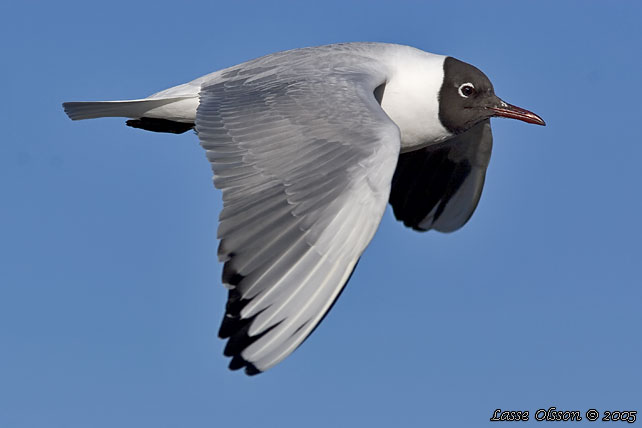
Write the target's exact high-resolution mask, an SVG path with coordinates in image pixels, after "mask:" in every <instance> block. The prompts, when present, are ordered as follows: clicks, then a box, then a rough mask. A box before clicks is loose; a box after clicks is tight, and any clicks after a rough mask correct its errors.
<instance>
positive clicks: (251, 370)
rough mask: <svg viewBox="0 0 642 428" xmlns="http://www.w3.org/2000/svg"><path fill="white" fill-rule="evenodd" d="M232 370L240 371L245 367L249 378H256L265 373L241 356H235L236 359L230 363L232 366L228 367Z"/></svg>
mask: <svg viewBox="0 0 642 428" xmlns="http://www.w3.org/2000/svg"><path fill="white" fill-rule="evenodd" d="M228 367H229V368H230V370H233V371H235V370H240V369H242V368H243V367H245V374H246V375H248V376H256V375H257V374H260V373H263V372H262V371H261V370H259V369H258V368H256V366H255V365H254V364H252V363H250V362H249V361H247V360H246V359H244V358H243V357H241V356H240V355H235V356H234V358H232V361H230V364H229V366H228Z"/></svg>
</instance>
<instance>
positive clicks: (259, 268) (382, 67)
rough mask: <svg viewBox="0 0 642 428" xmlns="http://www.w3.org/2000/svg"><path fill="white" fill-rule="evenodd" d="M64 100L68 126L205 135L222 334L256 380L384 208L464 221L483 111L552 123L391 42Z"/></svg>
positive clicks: (310, 314)
mask: <svg viewBox="0 0 642 428" xmlns="http://www.w3.org/2000/svg"><path fill="white" fill-rule="evenodd" d="M63 107H64V109H65V112H66V113H67V114H68V115H69V117H70V118H71V119H73V120H80V119H93V118H98V117H109V116H115V117H126V118H130V120H127V122H126V123H127V125H129V126H132V127H134V128H141V129H144V130H148V131H155V132H169V133H177V134H179V133H183V132H186V131H188V130H190V129H194V130H195V131H196V133H197V134H198V138H199V140H200V142H201V145H202V146H203V148H204V149H205V152H206V155H207V159H208V160H209V161H210V163H211V166H212V170H213V171H214V185H215V186H216V187H217V188H218V189H221V191H222V195H223V210H222V212H221V213H220V216H219V227H218V239H219V240H220V245H219V249H218V257H219V260H220V261H221V262H223V263H224V265H223V284H224V285H225V287H227V288H228V290H229V296H228V301H227V305H226V308H225V315H224V317H223V322H222V323H221V327H220V330H219V336H220V337H221V338H223V339H227V344H226V346H225V350H224V354H225V355H226V356H228V357H231V361H230V368H231V369H232V370H237V369H240V368H245V372H246V373H247V374H249V375H253V374H257V373H260V372H263V371H265V370H267V369H269V368H271V367H273V366H274V365H275V364H277V363H279V362H280V361H282V360H283V359H284V358H285V357H287V356H288V355H289V354H290V353H292V351H294V350H295V349H296V348H297V347H298V346H299V345H300V344H301V343H302V342H303V341H304V340H305V339H306V337H308V335H310V333H312V331H313V330H314V329H315V328H316V326H317V325H318V324H319V323H320V322H321V320H322V319H323V317H324V316H325V315H326V313H327V312H328V311H329V310H330V308H331V307H332V304H333V303H334V302H335V300H336V299H337V297H338V296H339V294H340V293H341V290H342V289H343V287H344V286H345V285H346V283H347V282H348V280H349V278H350V275H351V273H352V271H353V269H354V268H355V266H356V264H357V262H358V260H359V257H360V256H361V254H362V253H363V251H364V249H365V248H366V246H367V245H368V243H369V242H370V240H371V239H372V237H373V235H374V233H375V231H376V229H377V227H378V225H379V222H380V220H381V217H382V215H383V213H384V210H385V208H386V204H387V203H388V202H390V204H391V205H392V208H393V211H394V215H395V216H396V218H397V219H398V220H400V221H402V222H403V223H404V224H405V225H406V226H408V227H411V228H413V229H415V230H419V231H427V230H430V229H434V230H437V231H440V232H452V231H454V230H457V229H459V228H460V227H462V226H463V225H464V224H465V223H466V222H467V221H468V219H469V218H470V216H471V215H472V213H473V211H474V210H475V208H476V206H477V203H478V202H479V198H480V196H481V192H482V187H483V184H484V177H485V174H486V168H487V166H488V162H489V160H490V153H491V147H492V134H491V128H490V118H491V117H507V118H512V119H518V120H522V121H524V122H528V123H534V124H538V125H544V124H545V123H544V121H543V120H542V119H541V118H540V117H539V116H537V115H536V114H534V113H532V112H530V111H528V110H524V109H521V108H519V107H515V106H513V105H510V104H507V103H505V102H504V101H502V100H501V99H499V98H498V97H497V96H495V93H494V90H493V85H492V84H491V82H490V80H489V79H488V78H487V77H486V75H485V74H484V73H482V72H481V71H480V70H478V69H477V68H475V67H473V66H472V65H469V64H466V63H465V62H462V61H459V60H457V59H455V58H452V57H449V56H442V55H435V54H431V53H427V52H423V51H421V50H418V49H415V48H411V47H408V46H400V45H393V44H383V43H346V44H335V45H328V46H320V47H313V48H303V49H294V50H290V51H285V52H279V53H275V54H271V55H267V56H264V57H262V58H258V59H255V60H252V61H248V62H245V63H243V64H239V65H236V66H233V67H230V68H226V69H224V70H220V71H216V72H214V73H211V74H208V75H206V76H203V77H200V78H198V79H196V80H193V81H191V82H189V83H185V84H183V85H179V86H175V87H172V88H169V89H166V90H164V91H161V92H158V93H156V94H153V95H151V96H149V97H147V98H144V99H137V100H127V101H100V102H68V103H64V104H63Z"/></svg>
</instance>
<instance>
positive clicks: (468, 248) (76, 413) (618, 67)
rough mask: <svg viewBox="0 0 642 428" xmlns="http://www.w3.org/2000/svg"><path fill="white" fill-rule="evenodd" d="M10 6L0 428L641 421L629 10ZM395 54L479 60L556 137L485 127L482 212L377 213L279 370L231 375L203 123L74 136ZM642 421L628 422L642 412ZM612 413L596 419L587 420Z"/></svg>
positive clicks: (462, 5)
mask: <svg viewBox="0 0 642 428" xmlns="http://www.w3.org/2000/svg"><path fill="white" fill-rule="evenodd" d="M311 4H312V3H311V2H310V4H308V5H305V4H304V3H303V2H216V1H202V2H196V1H186V2H168V1H154V2H145V3H144V4H141V3H139V2H132V1H120V0H112V1H105V2H100V3H97V2H87V1H82V2H81V1H78V2H67V1H60V2H44V1H42V2H29V1H24V2H4V3H3V5H2V6H0V46H1V48H0V51H1V52H2V58H3V59H2V63H3V65H2V67H1V68H0V77H1V80H2V82H3V84H2V103H1V104H2V107H1V114H0V132H1V133H2V137H1V138H0V141H1V143H0V196H1V198H2V203H1V205H0V427H3V428H4V427H6V428H26V427H38V428H41V427H47V428H58V427H60V428H63V427H65V428H76V427H77V428H81V427H82V428H87V427H92V428H102V427H105V428H113V427H193V428H198V427H257V426H259V427H327V426H333V427H359V426H367V427H392V426H403V427H429V426H435V427H450V426H453V427H473V426H474V427H477V426H486V425H489V424H490V425H492V424H491V423H490V422H489V418H490V417H491V414H492V412H493V410H494V409H495V408H502V409H511V410H529V411H530V412H531V422H528V423H529V424H534V423H536V422H534V421H533V413H534V411H535V410H537V409H539V408H542V407H549V406H557V407H558V408H563V409H568V410H574V409H579V410H582V411H586V410H587V409H589V408H592V407H593V408H596V409H598V410H600V411H603V410H629V409H635V410H638V411H642V365H641V363H640V362H641V361H642V344H641V341H640V339H641V332H642V310H641V306H642V279H641V267H640V266H641V262H642V226H641V223H640V218H641V211H642V198H641V196H642V190H641V187H642V167H641V160H642V141H641V139H640V123H641V120H642V85H641V84H640V79H641V76H642V57H641V55H640V52H641V51H640V49H641V46H642V30H640V21H641V20H642V7H641V6H640V5H639V3H636V2H617V3H616V2H585V1H582V2H537V3H534V2H456V1H448V2H441V3H436V2H427V1H426V2H399V1H398V2H382V1H368V2H350V1H345V0H343V1H323V2H315V3H314V6H311ZM343 41H386V42H394V43H401V44H409V45H413V46H415V47H418V48H421V49H424V50H427V51H432V52H436V53H442V54H448V55H452V56H455V57H457V58H459V59H461V60H464V61H467V62H470V63H472V64H474V65H476V66H478V67H479V68H481V69H482V70H483V71H484V72H485V73H486V74H487V75H488V76H489V77H490V78H491V80H492V81H493V82H494V85H495V89H496V92H497V94H498V95H499V96H501V97H502V98H504V99H505V100H506V101H508V102H511V103H513V104H517V105H519V106H523V107H525V108H528V109H532V110H533V111H535V112H536V113H538V114H540V115H541V116H542V117H543V118H544V119H545V120H546V121H547V123H548V126H547V127H546V128H542V127H537V126H532V125H527V124H524V123H521V122H517V121H508V120H494V122H493V130H494V135H495V147H494V152H493V158H492V161H491V165H490V168H489V172H488V176H487V180H486V187H485V190H484V194H483V196H482V200H481V203H480V204H479V207H478V209H477V212H476V213H475V215H474V216H473V218H472V219H471V221H470V222H469V223H468V224H467V225H466V227H465V228H464V229H462V230H460V231H458V232H456V233H454V234H450V235H442V234H438V233H434V232H431V233H426V234H418V233H414V232H412V231H410V230H408V229H405V228H404V227H403V226H402V225H401V224H400V223H397V222H396V221H395V220H394V219H393V217H392V215H391V213H390V210H388V212H387V213H386V215H385V217H384V219H383V221H382V224H381V227H380V229H379V231H378V233H377V235H376V236H375V238H374V240H373V242H372V244H371V245H370V247H369V248H368V249H367V251H366V253H365V255H364V257H363V258H362V261H361V263H360V264H359V268H358V269H357V271H356V273H355V275H354V276H353V278H352V281H351V282H350V284H349V286H348V288H347V289H346V291H345V292H344V293H343V295H342V297H341V299H340V300H339V302H338V303H337V304H336V305H335V307H334V309H333V310H332V312H331V313H330V315H329V316H328V317H327V318H326V319H325V321H324V322H323V324H322V325H321V326H320V328H319V329H318V330H317V331H316V332H315V333H314V334H313V336H312V337H311V338H310V339H309V340H308V341H307V342H306V343H305V344H304V345H303V346H302V347H301V348H300V349H299V350H297V351H296V352H295V353H294V354H293V355H292V356H290V357H289V358H288V359H287V360H285V361H284V362H283V363H282V364H280V365H278V366H277V367H275V368H274V369H272V370H270V371H268V372H267V373H265V374H262V375H260V376H256V377H253V378H248V377H246V376H245V375H243V374H241V373H238V372H230V371H228V370H227V368H226V366H227V360H226V359H225V358H224V357H223V356H222V350H223V345H224V343H223V342H222V341H221V340H219V339H218V338H217V337H216V332H217V329H218V324H219V321H220V319H221V316H222V312H223V306H224V299H225V295H226V293H225V290H224V289H223V287H222V286H221V285H220V282H219V276H220V269H221V266H220V265H219V264H218V263H217V261H216V247H217V242H216V240H215V229H216V218H217V215H218V212H219V210H220V208H221V204H220V201H219V199H220V195H219V194H218V193H217V191H215V189H214V188H213V186H212V183H211V176H210V167H209V165H208V163H207V161H206V159H205V157H204V155H203V153H202V149H201V148H200V147H199V145H198V140H197V138H196V136H195V135H193V134H192V133H188V134H184V135H181V136H173V135H163V134H154V133H147V132H143V131H140V130H135V129H131V128H128V127H126V126H125V125H124V123H123V122H124V120H122V119H101V120H95V121H85V122H76V123H72V122H71V121H70V120H68V119H67V117H66V116H65V115H64V113H63V111H62V109H61V107H60V103H61V102H63V101H71V100H103V99H123V98H138V97H144V96H147V95H149V94H151V93H153V92H156V91H158V90H161V89H164V88H166V87H169V86H173V85H176V84H179V83H183V82H185V81H188V80H191V79H193V78H195V77H198V76H200V75H202V74H205V73H208V72H211V71H214V70H217V69H220V68H223V67H226V66H230V65H234V64H236V63H239V62H242V61H244V60H248V59H251V58H254V57H257V56H261V55H264V54H267V53H271V52H275V51H279V50H284V49H288V48H294V47H302V46H310V45H319V44H326V43H332V42H343ZM638 423H641V422H640V421H638ZM596 424H600V425H601V424H603V422H596Z"/></svg>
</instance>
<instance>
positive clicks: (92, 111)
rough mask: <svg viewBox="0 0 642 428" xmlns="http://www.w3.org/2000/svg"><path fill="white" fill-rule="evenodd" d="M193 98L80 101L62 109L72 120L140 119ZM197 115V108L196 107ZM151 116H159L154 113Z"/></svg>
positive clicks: (70, 103)
mask: <svg viewBox="0 0 642 428" xmlns="http://www.w3.org/2000/svg"><path fill="white" fill-rule="evenodd" d="M192 98H194V97H193V96H190V97H174V98H156V99H154V98H152V99H149V98H145V99H142V100H129V101H86V102H85V101H80V102H69V103H63V104H62V107H63V108H64V109H65V113H67V116H69V118H70V119H71V120H82V119H95V118H97V117H129V118H140V117H144V116H146V115H149V113H150V111H151V110H155V109H158V108H159V107H163V106H166V105H168V104H173V103H175V102H177V101H183V100H189V99H192ZM156 111H158V110H156ZM195 114H196V108H195V107H194V115H195ZM151 116H157V115H155V114H153V113H152V114H151ZM179 120H180V119H179Z"/></svg>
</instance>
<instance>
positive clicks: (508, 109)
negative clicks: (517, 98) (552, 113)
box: [489, 101, 546, 126]
mask: <svg viewBox="0 0 642 428" xmlns="http://www.w3.org/2000/svg"><path fill="white" fill-rule="evenodd" d="M489 108H490V110H491V111H492V112H493V116H496V117H507V118H509V119H517V120H521V121H522V122H527V123H534V124H535V125H542V126H546V122H544V119H542V118H541V117H539V116H538V115H536V114H535V113H533V112H532V111H528V110H526V109H523V108H521V107H517V106H514V105H512V104H508V103H505V102H504V101H501V102H500V103H499V105H497V106H493V107H489Z"/></svg>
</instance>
